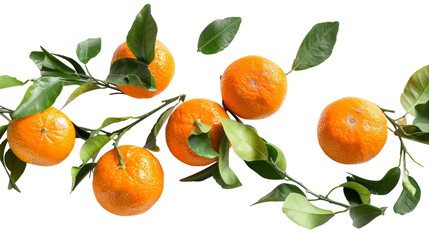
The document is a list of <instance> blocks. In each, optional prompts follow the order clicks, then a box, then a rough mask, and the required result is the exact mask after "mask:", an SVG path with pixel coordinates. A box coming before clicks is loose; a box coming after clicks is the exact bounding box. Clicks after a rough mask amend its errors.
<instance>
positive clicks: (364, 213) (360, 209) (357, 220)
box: [350, 204, 386, 228]
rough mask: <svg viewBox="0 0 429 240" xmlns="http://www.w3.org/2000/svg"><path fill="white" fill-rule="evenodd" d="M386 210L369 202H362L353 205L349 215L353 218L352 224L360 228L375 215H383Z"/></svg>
mask: <svg viewBox="0 0 429 240" xmlns="http://www.w3.org/2000/svg"><path fill="white" fill-rule="evenodd" d="M385 211H386V208H384V207H383V208H378V207H375V206H372V205H369V204H362V205H358V206H354V207H352V208H351V209H350V217H351V218H352V220H353V226H354V227H356V228H361V227H363V226H365V225H367V224H368V223H370V222H371V221H372V220H374V219H375V218H376V217H378V216H380V215H383V214H384V212H385Z"/></svg>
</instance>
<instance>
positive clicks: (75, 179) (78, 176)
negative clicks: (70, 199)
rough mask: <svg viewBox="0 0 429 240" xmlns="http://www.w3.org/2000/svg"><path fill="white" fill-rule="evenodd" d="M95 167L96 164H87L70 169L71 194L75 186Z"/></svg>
mask: <svg viewBox="0 0 429 240" xmlns="http://www.w3.org/2000/svg"><path fill="white" fill-rule="evenodd" d="M96 166H97V163H87V164H83V165H81V166H79V167H72V170H71V175H72V187H71V192H73V191H74V190H75V189H76V187H77V185H79V183H80V182H82V180H83V179H84V178H85V177H86V176H87V175H88V174H89V173H90V172H91V171H92V170H93V169H94V168H95V167H96Z"/></svg>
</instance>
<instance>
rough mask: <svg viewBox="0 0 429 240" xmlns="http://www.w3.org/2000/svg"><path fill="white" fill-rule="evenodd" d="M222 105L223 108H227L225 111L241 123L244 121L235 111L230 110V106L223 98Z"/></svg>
mask: <svg viewBox="0 0 429 240" xmlns="http://www.w3.org/2000/svg"><path fill="white" fill-rule="evenodd" d="M222 107H223V109H225V111H227V112H229V113H231V115H232V116H233V117H234V119H235V121H237V122H239V123H243V121H241V119H240V118H238V116H237V115H235V113H233V112H232V111H231V110H229V108H228V107H227V106H226V105H225V102H224V101H223V100H222Z"/></svg>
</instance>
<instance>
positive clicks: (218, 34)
mask: <svg viewBox="0 0 429 240" xmlns="http://www.w3.org/2000/svg"><path fill="white" fill-rule="evenodd" d="M240 24H241V18H240V17H229V18H225V19H217V20H215V21H213V22H211V23H210V24H209V25H207V27H206V28H204V30H203V31H202V32H201V34H200V38H199V39H198V51H199V52H202V53H204V54H214V53H218V52H220V51H222V50H224V49H225V48H227V47H228V46H229V44H230V43H231V42H232V40H233V39H234V37H235V35H236V34H237V32H238V29H239V28H240Z"/></svg>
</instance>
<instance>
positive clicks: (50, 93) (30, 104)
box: [12, 77, 63, 119]
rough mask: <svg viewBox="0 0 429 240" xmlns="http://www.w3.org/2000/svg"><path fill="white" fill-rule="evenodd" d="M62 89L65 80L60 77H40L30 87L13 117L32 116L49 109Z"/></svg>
mask: <svg viewBox="0 0 429 240" xmlns="http://www.w3.org/2000/svg"><path fill="white" fill-rule="evenodd" d="M62 89H63V82H62V81H61V80H59V79H58V78H50V77H42V78H40V79H39V80H37V82H35V83H34V84H33V85H31V86H30V87H28V89H27V91H26V92H25V95H24V98H23V99H22V101H21V103H20V104H19V105H18V107H17V108H16V110H15V111H14V113H13V114H12V118H13V119H15V118H20V117H26V116H30V115H33V114H36V113H39V112H42V111H44V110H46V109H48V108H49V107H51V106H52V105H53V104H54V102H55V100H56V99H57V97H58V96H59V95H60V93H61V91H62Z"/></svg>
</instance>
